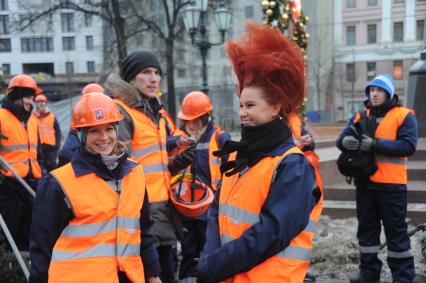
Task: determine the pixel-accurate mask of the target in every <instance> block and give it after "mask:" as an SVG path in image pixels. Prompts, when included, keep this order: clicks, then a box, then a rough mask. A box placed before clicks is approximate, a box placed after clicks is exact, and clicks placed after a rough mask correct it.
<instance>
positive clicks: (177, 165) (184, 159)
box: [169, 146, 195, 175]
mask: <svg viewBox="0 0 426 283" xmlns="http://www.w3.org/2000/svg"><path fill="white" fill-rule="evenodd" d="M194 156H195V148H194V147H192V146H190V147H188V148H187V149H185V151H182V152H181V153H179V154H178V155H176V156H175V157H173V158H171V159H170V160H169V171H170V174H172V175H176V174H177V173H178V172H179V171H181V170H183V169H185V168H186V167H188V166H189V165H190V164H191V163H192V160H193V159H194Z"/></svg>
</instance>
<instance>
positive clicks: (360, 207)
mask: <svg viewBox="0 0 426 283" xmlns="http://www.w3.org/2000/svg"><path fill="white" fill-rule="evenodd" d="M404 187H405V186H404ZM356 204H357V218H358V233H357V238H358V242H359V249H360V272H361V274H360V275H361V277H363V278H368V279H378V278H380V272H381V268H382V262H381V261H380V260H379V258H378V257H377V254H378V252H379V249H380V232H381V222H382V223H383V227H384V230H385V236H386V241H387V249H388V256H387V263H388V265H389V268H390V270H391V272H392V278H393V280H394V281H400V282H412V281H413V280H414V276H415V269H414V258H413V256H412V254H411V248H410V238H409V236H408V233H407V223H406V222H405V217H406V214H407V191H406V189H405V190H404V189H401V190H396V189H389V190H385V189H382V190H378V189H377V190H375V189H361V188H359V187H358V188H357V190H356Z"/></svg>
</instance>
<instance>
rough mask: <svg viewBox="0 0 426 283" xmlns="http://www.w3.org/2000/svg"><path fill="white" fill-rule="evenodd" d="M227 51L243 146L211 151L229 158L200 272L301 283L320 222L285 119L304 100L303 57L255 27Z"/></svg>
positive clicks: (207, 276)
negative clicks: (236, 87) (236, 90)
mask: <svg viewBox="0 0 426 283" xmlns="http://www.w3.org/2000/svg"><path fill="white" fill-rule="evenodd" d="M227 51H228V54H229V57H230V59H231V62H232V64H233V68H234V71H235V74H236V75H237V78H238V83H239V86H240V89H239V90H240V91H239V93H238V94H237V95H238V97H239V99H240V118H241V123H242V129H241V140H240V141H238V142H236V141H228V142H226V143H225V144H224V146H223V147H222V148H221V149H220V150H219V151H216V152H214V153H213V154H214V155H216V156H226V154H229V153H231V156H230V158H229V161H228V162H226V163H224V164H222V166H221V168H220V169H221V172H222V173H224V174H223V178H222V182H221V186H220V188H218V189H217V192H216V195H215V200H214V201H213V203H212V205H211V206H210V209H209V213H208V227H207V233H206V244H205V246H204V250H203V252H202V254H201V256H200V260H199V264H198V267H197V271H196V273H197V274H198V276H199V279H200V281H202V282H216V281H223V280H226V282H247V283H248V282H290V283H298V282H303V280H304V277H305V273H306V271H307V269H308V266H309V255H310V252H311V249H312V238H313V231H312V227H314V225H315V223H316V222H317V221H318V218H319V216H318V215H315V214H314V213H313V212H312V211H313V210H312V209H313V208H314V207H315V206H316V205H317V203H318V196H319V195H318V193H317V192H319V189H318V187H317V185H316V182H315V175H314V171H313V168H312V167H311V166H310V164H309V163H308V161H307V160H306V158H305V157H304V155H303V153H302V151H300V149H298V148H297V147H296V146H295V145H294V142H293V138H292V133H291V130H290V128H289V126H288V121H287V120H288V117H289V116H290V115H291V114H292V113H293V112H294V111H295V110H296V109H297V108H298V107H299V106H300V105H301V103H302V101H303V97H304V86H305V80H304V59H303V54H302V53H301V51H300V49H299V48H298V47H297V46H296V45H295V44H293V43H292V42H291V41H290V40H288V39H287V38H285V37H284V36H283V34H282V33H281V32H280V31H279V30H278V29H274V28H271V27H265V26H258V25H255V24H248V25H247V34H246V35H245V36H244V37H243V38H241V39H239V40H232V41H230V42H228V44H227ZM319 194H320V193H319ZM277 266H279V268H277Z"/></svg>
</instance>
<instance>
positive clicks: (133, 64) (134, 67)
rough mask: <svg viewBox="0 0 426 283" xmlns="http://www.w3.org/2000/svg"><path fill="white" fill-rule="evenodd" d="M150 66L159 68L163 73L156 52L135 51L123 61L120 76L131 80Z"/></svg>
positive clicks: (127, 80) (128, 80)
mask: <svg viewBox="0 0 426 283" xmlns="http://www.w3.org/2000/svg"><path fill="white" fill-rule="evenodd" d="M149 67H153V68H157V69H158V70H159V71H160V75H161V67H160V62H159V61H158V59H157V57H156V56H155V55H154V54H152V53H151V52H148V51H139V52H134V53H132V54H130V55H129V56H127V57H126V58H125V59H124V60H123V63H121V70H120V76H121V78H122V79H123V80H125V81H126V82H130V81H131V80H132V79H134V78H135V77H136V75H137V74H138V73H139V72H140V71H142V70H143V69H146V68H149Z"/></svg>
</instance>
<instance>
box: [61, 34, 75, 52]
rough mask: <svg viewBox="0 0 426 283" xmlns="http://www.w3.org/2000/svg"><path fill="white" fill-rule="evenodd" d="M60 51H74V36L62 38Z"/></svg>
mask: <svg viewBox="0 0 426 283" xmlns="http://www.w3.org/2000/svg"><path fill="white" fill-rule="evenodd" d="M62 50H64V51H70V50H75V37H74V36H65V37H62Z"/></svg>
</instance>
